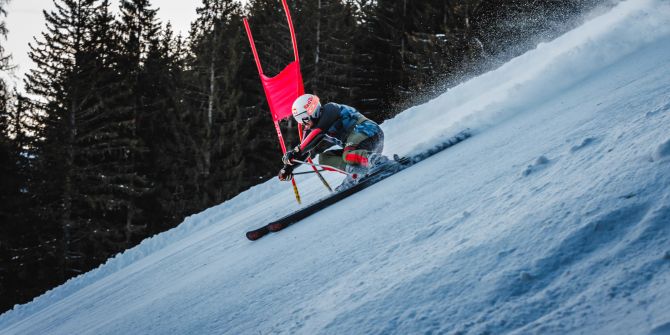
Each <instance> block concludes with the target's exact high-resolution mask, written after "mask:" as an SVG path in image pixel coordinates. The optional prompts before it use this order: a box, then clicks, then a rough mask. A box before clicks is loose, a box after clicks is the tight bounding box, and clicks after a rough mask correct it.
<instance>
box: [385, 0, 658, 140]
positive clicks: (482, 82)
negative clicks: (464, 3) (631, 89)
mask: <svg viewBox="0 0 670 335" xmlns="http://www.w3.org/2000/svg"><path fill="white" fill-rule="evenodd" d="M669 17H670V5H669V4H668V3H667V2H666V1H656V0H639V1H637V0H636V1H626V2H623V3H621V4H620V5H618V6H617V7H615V8H614V9H613V10H612V11H610V12H609V13H607V14H606V15H602V16H600V17H597V18H595V19H593V20H591V21H589V22H587V23H586V24H584V25H583V26H581V27H579V28H577V29H575V30H573V31H571V32H568V33H567V34H565V35H563V36H561V37H559V38H557V39H556V40H554V41H552V42H551V43H545V44H541V45H539V46H538V47H537V48H536V49H535V50H532V51H529V52H527V53H526V54H524V55H522V56H519V57H517V58H515V59H513V60H512V61H510V62H508V63H507V64H505V65H503V66H501V67H500V68H499V69H497V70H495V71H491V72H489V73H486V74H483V75H481V76H479V77H477V78H474V79H472V80H470V81H468V82H466V83H464V84H462V85H460V86H457V87H455V88H453V89H451V90H449V91H448V92H446V93H445V94H442V95H441V96H440V97H438V98H436V99H434V100H432V101H430V102H428V103H427V104H425V105H421V106H416V107H413V108H410V109H408V110H407V111H405V112H404V113H402V114H400V115H398V116H397V117H396V118H394V119H393V120H389V121H387V122H385V123H384V131H385V132H386V133H390V135H389V136H387V138H388V139H387V146H386V148H387V151H388V152H401V153H405V152H406V151H411V150H422V149H426V148H427V147H430V146H431V145H432V143H436V142H440V141H441V140H442V139H444V138H448V137H449V136H452V135H453V134H454V133H455V132H458V131H459V130H462V129H465V128H470V129H473V130H475V131H484V130H485V129H486V128H489V127H492V126H495V125H497V124H499V123H501V122H503V121H505V120H508V119H510V118H512V117H514V116H515V115H518V114H519V113H523V112H527V111H528V109H531V108H533V107H534V106H536V105H538V104H542V103H543V102H544V101H546V100H547V99H548V98H550V97H553V96H555V95H557V94H560V93H561V92H562V91H565V90H567V89H569V88H570V87H572V86H574V85H575V84H577V83H579V82H580V81H582V80H583V79H584V78H587V77H589V76H592V75H594V74H596V73H598V72H599V71H603V70H605V69H606V68H607V67H608V66H610V65H611V64H614V63H615V62H616V61H618V60H620V59H621V58H623V57H625V56H627V55H629V54H630V53H632V52H634V51H635V50H638V49H640V48H641V47H643V46H644V45H646V44H648V43H651V42H654V41H656V40H657V39H659V38H661V37H664V36H667V35H668V34H669V33H670V25H669V24H668V20H669V19H668V18H669ZM426 120H430V121H429V124H428V125H427V124H426ZM430 125H432V127H431V126H430ZM414 129H421V132H422V138H425V141H424V142H423V143H420V144H418V145H417V144H416V143H407V141H405V139H406V138H412V137H414V136H413V135H412V134H410V132H412V131H414ZM415 145H416V146H417V147H414V148H412V146H415Z"/></svg>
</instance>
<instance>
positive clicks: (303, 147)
mask: <svg viewBox="0 0 670 335" xmlns="http://www.w3.org/2000/svg"><path fill="white" fill-rule="evenodd" d="M339 117H340V107H339V106H338V105H336V104H334V103H327V104H326V105H325V106H323V111H322V115H321V117H320V118H319V121H318V123H317V124H316V125H315V126H314V129H313V130H312V131H311V132H310V133H309V134H308V135H307V137H305V139H304V140H303V141H302V143H300V152H308V151H311V150H312V149H314V148H315V147H316V146H318V145H319V143H321V141H322V140H323V138H324V137H325V136H326V132H327V130H328V129H329V128H330V127H332V126H333V124H334V123H335V122H336V121H337V119H338V118H339Z"/></svg>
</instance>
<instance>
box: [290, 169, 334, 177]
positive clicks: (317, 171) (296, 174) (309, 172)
mask: <svg viewBox="0 0 670 335" xmlns="http://www.w3.org/2000/svg"><path fill="white" fill-rule="evenodd" d="M324 171H328V170H325V169H324V170H316V171H305V172H296V173H294V174H293V175H294V176H298V175H301V174H311V173H319V172H324Z"/></svg>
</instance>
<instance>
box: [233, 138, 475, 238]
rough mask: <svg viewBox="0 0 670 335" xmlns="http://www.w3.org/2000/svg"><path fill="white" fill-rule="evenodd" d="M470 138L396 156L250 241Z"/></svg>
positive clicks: (251, 235)
mask: <svg viewBox="0 0 670 335" xmlns="http://www.w3.org/2000/svg"><path fill="white" fill-rule="evenodd" d="M470 136H471V132H470V131H469V130H464V131H462V132H460V133H458V134H456V135H455V136H453V137H451V138H449V139H448V140H447V141H444V142H442V143H440V144H438V145H436V146H435V147H432V148H430V149H429V150H426V151H424V152H420V153H418V154H414V155H411V156H409V157H398V156H397V155H394V159H393V160H392V161H390V162H389V163H387V164H384V165H382V166H380V167H379V168H377V169H373V171H371V172H369V173H368V174H366V175H365V176H363V177H361V178H360V180H359V181H358V182H357V183H356V184H354V185H352V186H350V187H349V188H346V189H344V190H341V191H338V192H336V193H334V194H332V195H330V196H328V197H326V198H324V199H322V200H320V201H317V202H315V203H313V204H311V205H309V206H307V207H305V208H302V209H300V210H298V211H296V212H293V213H291V214H289V215H286V216H284V217H282V218H280V219H278V220H275V221H273V222H270V223H268V224H266V225H264V226H262V227H260V228H258V229H254V230H251V231H248V232H247V233H246V236H247V238H248V239H249V240H251V241H255V240H258V239H260V238H262V237H263V236H265V235H267V234H269V233H273V232H278V231H280V230H282V229H284V228H286V227H288V226H290V225H292V224H294V223H296V222H298V221H301V220H303V219H305V218H307V217H308V216H310V215H312V214H314V213H316V212H318V211H320V210H322V209H324V208H326V207H328V206H330V205H332V204H334V203H336V202H338V201H340V200H342V199H344V198H346V197H348V196H350V195H352V194H354V193H357V192H359V191H361V190H363V189H365V188H367V187H370V186H371V185H374V184H376V183H378V182H379V181H381V180H384V179H386V178H388V177H390V176H392V175H394V174H396V173H398V172H400V171H402V170H404V169H406V168H408V167H410V166H412V165H414V164H416V163H418V162H420V161H422V160H425V159H426V158H428V157H430V156H433V155H435V154H436V153H438V152H441V151H443V150H445V149H447V148H449V147H452V146H454V145H456V144H458V143H460V142H462V141H464V140H465V139H467V138H469V137H470Z"/></svg>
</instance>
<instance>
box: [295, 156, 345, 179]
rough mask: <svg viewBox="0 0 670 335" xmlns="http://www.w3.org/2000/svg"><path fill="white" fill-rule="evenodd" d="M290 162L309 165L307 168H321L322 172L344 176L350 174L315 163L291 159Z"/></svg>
mask: <svg viewBox="0 0 670 335" xmlns="http://www.w3.org/2000/svg"><path fill="white" fill-rule="evenodd" d="M292 161H294V162H296V163H300V164H306V165H309V166H314V167H318V168H322V169H324V170H326V171H334V172H339V173H342V174H346V175H349V174H350V173H349V172H346V171H342V170H340V169H338V168H334V167H332V166H328V165H321V164H316V163H309V162H303V161H299V160H297V159H292Z"/></svg>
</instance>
